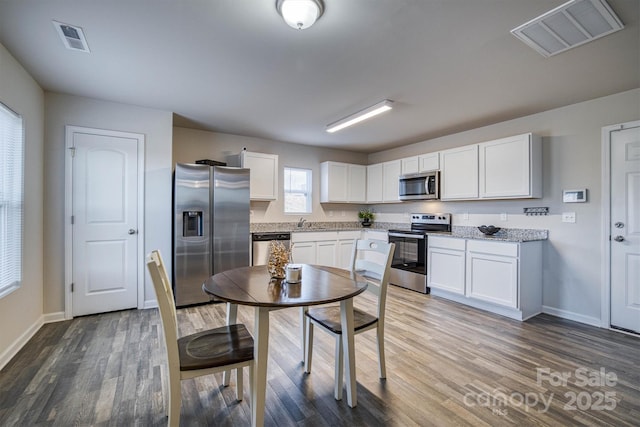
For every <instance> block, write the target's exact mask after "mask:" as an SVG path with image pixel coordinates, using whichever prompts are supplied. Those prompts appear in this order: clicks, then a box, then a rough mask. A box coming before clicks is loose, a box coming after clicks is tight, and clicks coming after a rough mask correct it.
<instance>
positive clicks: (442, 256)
mask: <svg viewBox="0 0 640 427" xmlns="http://www.w3.org/2000/svg"><path fill="white" fill-rule="evenodd" d="M427 243H428V249H427V269H428V271H427V279H428V286H429V287H430V288H435V289H442V290H445V291H449V292H453V293H456V294H459V295H464V294H465V257H466V254H465V240H464V239H450V238H441V237H432V236H430V237H429V239H428V240H427Z"/></svg>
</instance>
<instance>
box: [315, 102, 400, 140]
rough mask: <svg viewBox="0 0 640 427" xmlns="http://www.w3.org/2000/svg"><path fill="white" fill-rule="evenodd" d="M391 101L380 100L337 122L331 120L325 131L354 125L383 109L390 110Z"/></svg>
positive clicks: (381, 111)
mask: <svg viewBox="0 0 640 427" xmlns="http://www.w3.org/2000/svg"><path fill="white" fill-rule="evenodd" d="M392 104H393V101H390V100H388V99H385V100H384V101H380V102H378V103H377V104H375V105H372V106H371V107H368V108H365V109H364V110H361V111H358V112H357V113H354V114H351V115H350V116H347V117H345V118H343V119H340V120H338V121H337V122H333V123H331V124H329V125H327V132H329V133H333V132H337V131H339V130H341V129H344V128H346V127H349V126H352V125H355V124H356V123H360V122H361V121H363V120H367V119H370V118H371V117H374V116H377V115H378V114H381V113H384V112H385V111H389V110H391V108H393V106H392Z"/></svg>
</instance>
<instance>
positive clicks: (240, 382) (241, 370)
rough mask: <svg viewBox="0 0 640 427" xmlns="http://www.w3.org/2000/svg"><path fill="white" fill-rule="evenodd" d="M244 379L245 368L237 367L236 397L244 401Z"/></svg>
mask: <svg viewBox="0 0 640 427" xmlns="http://www.w3.org/2000/svg"><path fill="white" fill-rule="evenodd" d="M243 381H244V368H243V367H240V368H238V369H236V399H237V400H238V401H242V398H243V397H244V396H243V395H244V390H243V389H242V387H243Z"/></svg>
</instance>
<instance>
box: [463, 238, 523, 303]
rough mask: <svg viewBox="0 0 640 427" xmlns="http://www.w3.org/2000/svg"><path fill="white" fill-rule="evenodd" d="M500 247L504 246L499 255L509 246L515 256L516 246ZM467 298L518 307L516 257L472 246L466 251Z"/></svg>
mask: <svg viewBox="0 0 640 427" xmlns="http://www.w3.org/2000/svg"><path fill="white" fill-rule="evenodd" d="M499 245H507V246H505V247H504V248H501V250H500V252H503V250H502V249H510V248H509V247H510V246H511V247H512V248H514V249H515V252H516V253H517V243H499ZM514 245H515V246H514ZM467 296H468V297H471V298H476V299H479V300H483V301H488V302H491V303H494V304H500V305H504V306H508V307H512V308H518V258H517V257H513V256H505V255H503V254H493V253H487V252H484V251H482V252H480V251H476V250H474V249H473V248H472V247H471V248H470V249H469V250H468V251H467Z"/></svg>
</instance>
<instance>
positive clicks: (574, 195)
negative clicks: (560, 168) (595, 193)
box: [562, 188, 587, 203]
mask: <svg viewBox="0 0 640 427" xmlns="http://www.w3.org/2000/svg"><path fill="white" fill-rule="evenodd" d="M562 201H563V202H564V203H583V202H586V201H587V189H586V188H582V189H580V190H563V191H562Z"/></svg>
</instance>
